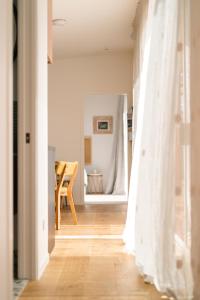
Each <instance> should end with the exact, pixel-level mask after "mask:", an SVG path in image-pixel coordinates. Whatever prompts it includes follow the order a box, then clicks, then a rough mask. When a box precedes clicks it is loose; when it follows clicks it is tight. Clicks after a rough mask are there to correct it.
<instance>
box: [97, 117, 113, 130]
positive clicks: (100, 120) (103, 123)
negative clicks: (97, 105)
mask: <svg viewBox="0 0 200 300" xmlns="http://www.w3.org/2000/svg"><path fill="white" fill-rule="evenodd" d="M93 132H94V134H112V133H113V117H112V116H95V117H93Z"/></svg>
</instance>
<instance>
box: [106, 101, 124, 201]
mask: <svg viewBox="0 0 200 300" xmlns="http://www.w3.org/2000/svg"><path fill="white" fill-rule="evenodd" d="M125 98H126V97H125V96H124V95H121V96H119V102H118V111H117V118H116V123H115V124H116V129H115V136H114V141H113V150H112V158H111V162H110V165H109V170H110V173H109V179H108V181H107V184H106V188H105V194H113V195H125V194H126V174H125V171H126V162H125V159H126V155H125V151H127V149H125V140H124V125H125V124H124V111H125V107H126V103H125ZM126 123H127V118H126ZM126 130H127V126H126Z"/></svg>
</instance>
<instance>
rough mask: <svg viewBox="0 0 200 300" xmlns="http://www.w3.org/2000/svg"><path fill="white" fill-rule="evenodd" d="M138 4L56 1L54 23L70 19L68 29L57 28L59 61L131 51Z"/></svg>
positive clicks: (124, 0)
mask: <svg viewBox="0 0 200 300" xmlns="http://www.w3.org/2000/svg"><path fill="white" fill-rule="evenodd" d="M136 3H137V0H54V1H53V19H57V18H64V19H67V24H66V25H65V26H53V43H54V56H55V58H65V57H72V56H80V55H93V54H99V53H105V52H109V51H111V52H121V51H128V50H131V49H132V47H133V41H132V39H131V33H132V22H133V18H134V15H135V9H136ZM105 48H108V49H109V51H108V50H105Z"/></svg>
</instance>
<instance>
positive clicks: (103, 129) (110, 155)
mask: <svg viewBox="0 0 200 300" xmlns="http://www.w3.org/2000/svg"><path fill="white" fill-rule="evenodd" d="M127 136H128V124H127V96H126V95H90V96H88V97H87V98H86V100H85V103H84V159H85V161H84V201H85V203H105V204H106V203H107V204H108V203H119V202H126V201H127V195H128V167H127V165H128V139H127Z"/></svg>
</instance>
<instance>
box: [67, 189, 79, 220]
mask: <svg viewBox="0 0 200 300" xmlns="http://www.w3.org/2000/svg"><path fill="white" fill-rule="evenodd" d="M67 199H68V203H69V205H70V209H71V213H72V218H73V221H74V224H75V225H77V224H78V220H77V215H76V209H75V206H74V200H73V196H72V193H71V192H69V193H67Z"/></svg>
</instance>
